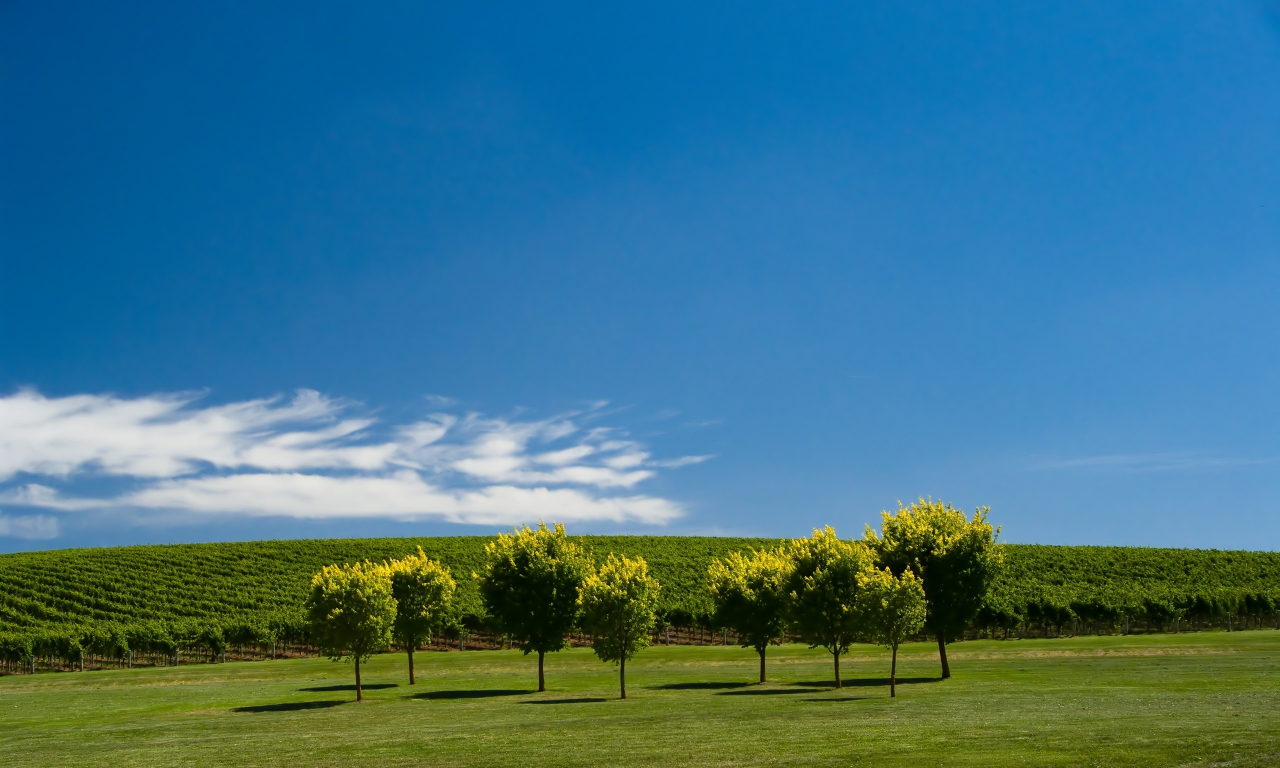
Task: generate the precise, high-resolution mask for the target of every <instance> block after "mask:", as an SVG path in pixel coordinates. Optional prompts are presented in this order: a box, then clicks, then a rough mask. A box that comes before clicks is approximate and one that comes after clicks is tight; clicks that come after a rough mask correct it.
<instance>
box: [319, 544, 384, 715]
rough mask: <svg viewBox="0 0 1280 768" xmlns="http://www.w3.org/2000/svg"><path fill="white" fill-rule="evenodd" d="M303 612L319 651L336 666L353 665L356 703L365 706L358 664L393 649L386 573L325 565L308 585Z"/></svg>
mask: <svg viewBox="0 0 1280 768" xmlns="http://www.w3.org/2000/svg"><path fill="white" fill-rule="evenodd" d="M306 608H307V618H308V619H309V620H310V622H311V633H312V634H311V636H312V639H313V640H314V641H315V643H316V645H318V646H319V647H320V650H321V651H322V652H323V653H324V654H325V655H326V656H328V657H329V658H331V659H333V660H334V661H337V660H339V659H343V658H346V657H351V658H352V659H354V660H355V666H356V701H364V692H363V690H362V689H361V687H360V662H361V661H364V660H367V659H368V658H369V657H370V656H372V655H373V654H375V653H377V652H378V651H381V650H384V649H386V648H387V646H389V645H390V644H391V630H392V626H393V625H394V624H395V619H396V600H395V598H394V597H392V595H391V574H390V572H389V569H388V568H387V567H386V566H385V565H376V564H374V563H370V562H368V561H365V562H363V563H356V564H355V565H342V566H339V565H327V566H325V567H324V568H323V569H321V571H320V572H319V573H317V574H316V575H315V576H313V577H312V579H311V593H310V594H309V595H308V596H307V602H306Z"/></svg>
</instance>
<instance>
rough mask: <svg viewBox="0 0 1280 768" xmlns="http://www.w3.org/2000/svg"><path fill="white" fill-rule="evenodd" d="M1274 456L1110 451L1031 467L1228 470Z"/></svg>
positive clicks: (1047, 461)
mask: <svg viewBox="0 0 1280 768" xmlns="http://www.w3.org/2000/svg"><path fill="white" fill-rule="evenodd" d="M1275 461H1276V460H1275V459H1266V458H1261V459H1259V458H1232V457H1222V456H1213V455H1210V454H1206V453H1194V452H1182V453H1111V454H1101V455H1097V456H1079V457H1074V458H1065V459H1048V460H1045V461H1041V462H1038V463H1035V464H1033V465H1032V468H1033V469H1092V470H1108V471H1114V472H1169V471H1176V470H1207V469H1230V468H1234V467H1247V466H1256V465H1260V464H1270V463H1274V462H1275Z"/></svg>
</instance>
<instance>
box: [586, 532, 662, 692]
mask: <svg viewBox="0 0 1280 768" xmlns="http://www.w3.org/2000/svg"><path fill="white" fill-rule="evenodd" d="M660 590H661V586H660V585H659V584H658V582H657V580H656V579H654V578H653V577H652V576H650V575H649V566H648V564H647V563H645V561H644V558H641V557H637V558H635V559H634V560H633V559H631V558H629V557H618V556H617V555H613V554H610V555H609V557H608V559H607V560H605V562H604V565H602V566H600V570H598V571H596V572H595V573H593V574H591V575H590V576H589V577H587V580H586V582H585V583H584V584H583V586H582V599H581V602H582V624H583V626H585V627H586V628H587V631H589V632H590V633H591V646H592V649H593V650H595V653H596V656H597V657H599V658H600V660H601V661H611V662H613V663H615V664H617V665H618V684H619V688H620V689H621V692H622V693H621V698H624V699H625V698H627V661H628V660H629V659H631V658H633V657H634V656H635V655H636V654H637V653H638V652H640V651H641V650H643V649H645V648H647V647H648V645H649V630H650V629H652V628H653V626H654V622H655V621H656V620H657V608H658V592H659V591H660Z"/></svg>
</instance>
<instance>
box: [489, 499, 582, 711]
mask: <svg viewBox="0 0 1280 768" xmlns="http://www.w3.org/2000/svg"><path fill="white" fill-rule="evenodd" d="M484 551H485V570H484V573H483V574H482V575H481V577H480V594H481V596H482V597H483V599H484V603H485V605H486V606H487V607H488V609H489V612H490V613H491V614H492V615H493V617H494V620H495V621H496V623H497V625H498V626H499V628H500V629H501V630H502V631H503V632H506V633H507V634H508V635H510V637H511V640H512V642H513V643H515V644H517V645H518V646H519V647H520V649H521V650H523V651H524V652H525V653H526V654H528V653H531V652H535V651H536V652H537V654H538V690H539V691H545V690H546V689H547V688H546V679H545V676H544V673H543V660H544V658H545V656H546V654H547V653H549V652H554V651H558V650H560V649H561V648H564V647H565V645H566V643H565V636H566V635H568V634H569V633H570V632H571V631H573V629H574V628H575V627H576V626H577V623H578V616H579V612H580V610H581V606H580V604H579V597H580V595H581V592H582V584H583V582H585V581H586V579H587V577H588V576H589V575H590V574H591V572H592V563H591V559H590V557H589V556H588V555H587V554H586V553H585V552H584V551H583V549H582V547H581V546H580V545H579V544H577V543H576V542H574V541H572V540H571V539H569V537H568V536H566V535H565V532H564V526H563V525H561V524H560V523H556V524H555V526H554V527H553V528H548V527H547V526H546V525H545V524H543V523H538V528H537V530H531V529H530V528H529V526H527V525H526V526H523V527H521V528H520V529H518V530H514V531H512V532H511V533H510V534H501V535H499V536H498V538H497V539H496V540H494V541H492V542H490V543H489V544H487V545H485V548H484Z"/></svg>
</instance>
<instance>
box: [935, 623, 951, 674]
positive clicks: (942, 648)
mask: <svg viewBox="0 0 1280 768" xmlns="http://www.w3.org/2000/svg"><path fill="white" fill-rule="evenodd" d="M938 657H939V658H941V659H942V679H943V680H946V679H947V678H949V677H951V667H950V665H948V664H947V641H946V639H945V638H944V637H943V636H942V634H941V633H939V634H938Z"/></svg>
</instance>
